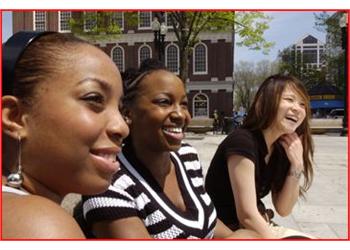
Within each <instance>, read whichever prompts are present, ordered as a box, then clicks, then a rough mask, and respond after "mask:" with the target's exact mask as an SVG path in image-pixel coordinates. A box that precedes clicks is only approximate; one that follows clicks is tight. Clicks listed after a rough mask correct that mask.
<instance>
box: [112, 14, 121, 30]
mask: <svg viewBox="0 0 350 250" xmlns="http://www.w3.org/2000/svg"><path fill="white" fill-rule="evenodd" d="M111 19H112V20H111V21H112V23H113V24H116V25H118V27H119V28H120V30H124V12H113V14H112V16H111Z"/></svg>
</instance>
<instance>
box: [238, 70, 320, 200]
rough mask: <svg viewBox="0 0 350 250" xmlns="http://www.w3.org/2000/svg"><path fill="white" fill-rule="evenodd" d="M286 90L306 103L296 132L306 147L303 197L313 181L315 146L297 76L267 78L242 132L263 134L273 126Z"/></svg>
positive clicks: (256, 96) (308, 105)
mask: <svg viewBox="0 0 350 250" xmlns="http://www.w3.org/2000/svg"><path fill="white" fill-rule="evenodd" d="M286 86H290V87H291V88H293V89H294V90H295V91H296V92H297V93H298V94H299V95H300V96H301V97H302V99H303V100H304V102H305V111H306V116H305V119H304V121H303V122H302V123H301V124H300V126H299V127H298V128H297V129H296V132H297V134H298V135H299V136H301V142H302V145H303V149H304V150H303V161H304V173H303V174H304V184H303V186H302V187H301V192H300V194H301V195H302V196H303V194H304V193H305V192H306V191H307V190H308V189H309V188H310V185H311V182H312V179H313V168H312V160H313V153H314V146H313V141H312V137H311V129H310V124H309V121H310V113H311V112H310V104H309V103H310V102H309V96H308V94H307V91H306V89H305V87H304V84H303V83H302V82H301V81H300V80H298V79H297V78H296V77H294V76H290V75H273V76H270V77H268V78H267V79H266V80H265V81H264V82H263V83H262V84H261V86H260V87H259V90H258V92H257V93H256V95H255V98H254V101H253V103H252V106H251V107H250V109H249V111H248V115H247V117H246V118H245V121H244V123H243V125H242V128H246V129H249V130H264V129H266V128H268V127H269V126H271V125H272V123H273V122H274V119H275V117H276V114H277V110H278V106H279V103H280V100H281V95H282V92H283V90H284V89H285V88H286Z"/></svg>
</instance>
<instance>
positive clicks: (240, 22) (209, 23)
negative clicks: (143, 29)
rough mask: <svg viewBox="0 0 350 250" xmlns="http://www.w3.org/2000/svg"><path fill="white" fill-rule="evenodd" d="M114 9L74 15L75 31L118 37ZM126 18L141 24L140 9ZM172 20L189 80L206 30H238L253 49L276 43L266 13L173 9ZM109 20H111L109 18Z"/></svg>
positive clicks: (183, 76)
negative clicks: (269, 38)
mask: <svg viewBox="0 0 350 250" xmlns="http://www.w3.org/2000/svg"><path fill="white" fill-rule="evenodd" d="M113 13H115V12H113V11H103V12H96V11H93V12H87V14H84V15H80V16H79V17H75V18H72V20H71V27H72V30H73V32H74V33H76V34H78V35H79V36H83V37H84V38H86V39H88V40H90V41H94V42H95V41H98V40H99V39H104V38H106V36H109V37H110V36H116V38H117V37H118V35H119V34H120V33H121V30H120V27H117V23H114V22H111V21H108V20H112V17H113ZM124 13H125V18H124V20H125V21H126V23H128V26H132V25H137V12H124ZM167 15H168V19H170V20H171V23H172V26H173V32H174V34H175V36H176V38H177V42H178V46H179V48H180V69H179V71H180V78H181V79H182V80H183V81H184V82H186V79H187V78H188V67H189V58H190V57H191V55H192V51H193V47H194V45H195V44H196V43H197V42H198V36H199V34H200V32H202V31H211V32H219V31H227V32H234V33H235V34H237V35H238V36H239V38H240V40H239V41H238V42H237V45H238V46H246V47H248V48H250V49H253V50H263V52H264V53H268V52H269V49H270V48H271V47H272V46H273V45H274V43H272V42H268V41H266V40H265V38H264V36H263V35H264V32H265V31H266V30H267V29H268V28H269V25H268V23H269V21H270V20H271V18H270V17H269V16H267V15H265V14H264V13H262V12H234V11H233V12H232V11H231V12H229V11H227V12H224V11H216V12H204V11H170V12H167ZM87 20H97V21H96V22H95V24H96V25H95V26H94V27H93V28H92V29H91V30H90V31H89V32H85V31H84V29H83V27H84V25H83V24H84V22H86V21H87ZM106 20H107V21H106Z"/></svg>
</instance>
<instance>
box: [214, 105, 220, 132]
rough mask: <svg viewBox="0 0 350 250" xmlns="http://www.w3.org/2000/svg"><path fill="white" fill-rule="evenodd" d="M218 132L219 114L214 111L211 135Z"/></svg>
mask: <svg viewBox="0 0 350 250" xmlns="http://www.w3.org/2000/svg"><path fill="white" fill-rule="evenodd" d="M218 132H219V113H218V111H217V110H216V109H215V110H214V113H213V134H218Z"/></svg>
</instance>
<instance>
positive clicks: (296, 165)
mask: <svg viewBox="0 0 350 250" xmlns="http://www.w3.org/2000/svg"><path fill="white" fill-rule="evenodd" d="M280 143H281V145H282V146H283V148H284V150H285V152H286V154H287V157H288V159H289V161H290V163H291V166H290V169H289V173H288V175H287V178H286V181H285V183H284V184H283V187H282V189H281V191H280V192H278V193H275V192H273V193H272V201H273V204H274V206H275V208H276V211H277V212H278V214H280V215H281V216H287V215H289V214H290V213H291V212H292V210H293V207H294V205H295V203H296V202H297V200H298V197H299V187H300V184H299V178H298V176H300V174H301V173H302V171H303V170H304V164H303V146H302V144H301V141H300V138H299V137H298V135H297V134H296V133H292V134H288V135H284V136H283V137H282V138H281V140H280Z"/></svg>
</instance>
